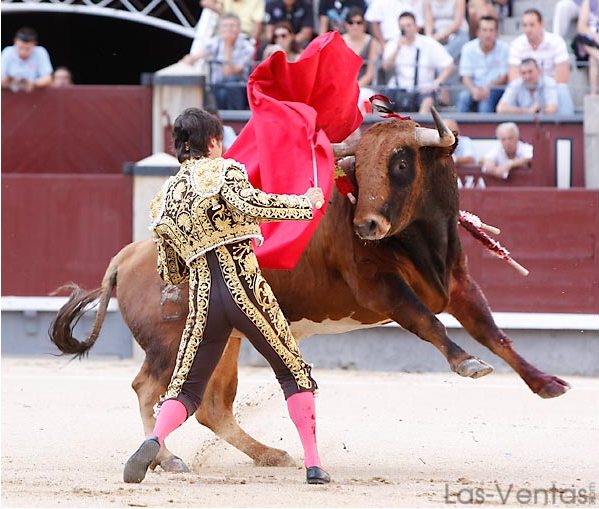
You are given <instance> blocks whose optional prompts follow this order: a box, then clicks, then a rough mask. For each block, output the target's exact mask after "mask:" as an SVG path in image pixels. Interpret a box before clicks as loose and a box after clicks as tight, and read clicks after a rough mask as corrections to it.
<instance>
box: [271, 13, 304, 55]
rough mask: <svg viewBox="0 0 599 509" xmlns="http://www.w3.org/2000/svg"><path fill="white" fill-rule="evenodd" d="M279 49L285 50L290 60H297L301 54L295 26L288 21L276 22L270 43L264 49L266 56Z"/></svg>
mask: <svg viewBox="0 0 599 509" xmlns="http://www.w3.org/2000/svg"><path fill="white" fill-rule="evenodd" d="M277 50H278V51H284V52H285V53H286V54H287V60H288V61H289V62H295V61H296V60H297V59H298V58H299V56H300V54H301V49H300V47H299V44H298V43H297V41H296V40H295V34H294V33H293V27H292V26H291V23H289V22H288V21H280V22H278V23H275V25H274V29H273V33H272V39H271V40H270V44H269V45H268V46H267V47H266V48H265V49H264V55H263V56H264V58H268V57H269V56H270V55H272V54H273V53H274V52H275V51H277Z"/></svg>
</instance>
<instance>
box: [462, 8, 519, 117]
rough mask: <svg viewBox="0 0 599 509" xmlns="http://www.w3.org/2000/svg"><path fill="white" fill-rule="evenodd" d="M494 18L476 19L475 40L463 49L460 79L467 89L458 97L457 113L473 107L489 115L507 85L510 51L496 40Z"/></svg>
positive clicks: (496, 27)
mask: <svg viewBox="0 0 599 509" xmlns="http://www.w3.org/2000/svg"><path fill="white" fill-rule="evenodd" d="M497 32H498V22H497V18H492V17H490V16H483V17H482V18H480V19H479V20H478V37H477V38H476V39H474V40H472V41H469V42H467V43H466V44H465V45H464V47H463V48H462V56H461V58H460V76H461V78H462V82H463V83H464V85H465V86H466V89H465V90H462V91H461V92H460V95H459V98H458V111H459V112H468V111H471V110H472V109H473V108H475V109H476V111H478V112H480V113H491V112H493V111H495V106H496V105H497V102H498V101H499V99H500V98H501V93H502V88H501V87H502V86H503V85H505V83H506V82H507V62H508V54H509V48H508V46H507V44H506V43H504V42H503V41H500V40H498V39H497Z"/></svg>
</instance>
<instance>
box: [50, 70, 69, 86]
mask: <svg viewBox="0 0 599 509" xmlns="http://www.w3.org/2000/svg"><path fill="white" fill-rule="evenodd" d="M71 85H73V75H72V74H71V71H69V69H67V68H66V67H57V68H56V70H55V71H54V75H53V80H52V86H53V87H54V88H61V87H70V86H71Z"/></svg>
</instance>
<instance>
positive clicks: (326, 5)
mask: <svg viewBox="0 0 599 509" xmlns="http://www.w3.org/2000/svg"><path fill="white" fill-rule="evenodd" d="M353 8H358V9H360V10H361V11H362V12H364V11H365V10H366V4H365V2H364V0H320V6H319V9H318V19H319V25H320V26H319V30H318V33H319V34H320V35H322V34H324V33H326V32H329V31H335V32H340V33H342V34H343V33H345V30H346V28H347V27H346V24H345V23H346V19H347V15H348V14H349V11H350V10H351V9H353Z"/></svg>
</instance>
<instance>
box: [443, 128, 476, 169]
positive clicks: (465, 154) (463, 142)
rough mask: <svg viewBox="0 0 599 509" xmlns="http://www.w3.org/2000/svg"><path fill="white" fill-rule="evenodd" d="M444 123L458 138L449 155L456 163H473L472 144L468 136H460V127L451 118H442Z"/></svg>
mask: <svg viewBox="0 0 599 509" xmlns="http://www.w3.org/2000/svg"><path fill="white" fill-rule="evenodd" d="M444 122H445V125H446V126H447V127H448V128H449V130H450V131H452V132H453V133H454V134H455V135H456V138H457V140H458V144H457V146H456V148H455V150H454V151H453V154H452V155H451V156H452V157H453V161H454V162H455V164H457V165H463V164H475V163H476V156H475V153H474V144H473V143H472V139H471V138H469V137H468V136H460V127H459V126H458V123H457V122H456V121H455V120H454V119H453V118H446V119H444Z"/></svg>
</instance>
